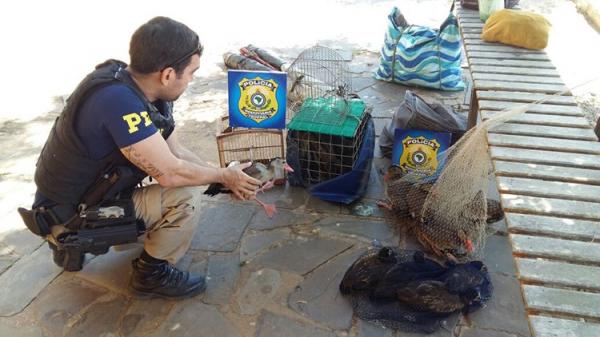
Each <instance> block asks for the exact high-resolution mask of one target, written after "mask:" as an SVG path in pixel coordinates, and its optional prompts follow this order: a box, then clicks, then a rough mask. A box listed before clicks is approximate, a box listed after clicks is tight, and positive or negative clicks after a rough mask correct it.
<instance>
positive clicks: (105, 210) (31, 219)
mask: <svg viewBox="0 0 600 337" xmlns="http://www.w3.org/2000/svg"><path fill="white" fill-rule="evenodd" d="M127 169H129V168H127V167H125V168H123V167H121V168H117V169H115V170H111V171H109V172H108V173H106V174H103V175H102V177H101V178H100V179H99V180H98V181H96V183H94V184H93V185H92V187H91V188H90V189H89V191H88V192H87V193H86V194H85V196H84V198H83V201H82V203H81V204H80V205H79V209H78V210H74V209H72V207H71V208H68V207H63V206H57V207H53V208H44V207H39V208H36V209H33V210H27V209H24V208H19V209H18V212H19V214H20V215H21V217H22V218H23V221H24V222H25V225H26V226H27V228H28V229H29V230H30V231H31V232H33V233H34V234H37V235H39V236H42V237H45V238H46V239H47V241H48V245H49V246H50V248H51V249H52V251H53V259H54V262H55V263H56V264H57V265H59V266H61V267H63V268H64V269H65V270H66V271H78V270H81V269H82V268H83V262H84V257H85V253H92V254H94V255H101V254H105V253H107V252H108V250H109V248H110V247H111V246H115V245H120V244H126V243H133V242H137V237H138V235H140V234H141V233H143V232H144V230H145V227H144V223H143V221H141V220H138V219H136V217H135V210H134V206H133V200H131V194H130V193H129V194H128V195H118V192H117V193H115V192H111V190H112V191H115V190H117V189H118V188H120V187H121V186H125V185H126V184H127V182H124V180H127V179H129V178H130V177H127V173H128V172H127V171H126V170H127ZM129 180H131V179H129ZM119 185H120V186H119ZM87 205H94V206H87Z"/></svg>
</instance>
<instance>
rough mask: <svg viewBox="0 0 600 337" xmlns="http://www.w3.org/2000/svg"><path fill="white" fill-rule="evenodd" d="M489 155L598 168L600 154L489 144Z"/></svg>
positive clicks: (500, 158) (532, 161) (508, 159)
mask: <svg viewBox="0 0 600 337" xmlns="http://www.w3.org/2000/svg"><path fill="white" fill-rule="evenodd" d="M490 155H491V157H492V159H499V160H507V161H517V162H522V163H538V164H549V165H558V166H561V165H562V166H568V167H579V168H589V169H600V156H597V155H593V154H581V153H568V152H556V151H543V150H530V149H517V148H512V147H498V146H490ZM599 211H600V210H599Z"/></svg>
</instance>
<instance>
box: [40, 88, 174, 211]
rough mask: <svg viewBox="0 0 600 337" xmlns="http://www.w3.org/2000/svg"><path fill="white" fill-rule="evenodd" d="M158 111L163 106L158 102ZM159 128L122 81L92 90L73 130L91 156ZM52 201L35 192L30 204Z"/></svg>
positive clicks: (116, 148)
mask: <svg viewBox="0 0 600 337" xmlns="http://www.w3.org/2000/svg"><path fill="white" fill-rule="evenodd" d="M156 107H157V108H158V109H159V111H160V112H163V110H162V109H164V106H163V105H162V104H157V106H156ZM157 131H158V129H157V128H156V127H155V126H154V124H153V123H152V121H151V120H150V117H149V115H148V112H147V111H146V106H145V104H144V102H143V101H142V100H141V99H140V98H139V97H138V96H137V95H136V94H135V93H134V91H133V90H132V89H130V88H129V87H127V86H126V85H124V84H121V83H116V84H110V85H107V86H105V87H102V88H100V89H97V90H95V91H94V92H93V93H92V94H90V96H89V97H88V98H87V99H86V100H85V102H84V103H83V104H82V105H81V107H80V108H79V111H78V112H77V120H76V122H75V132H76V133H77V135H78V136H79V139H81V141H82V143H83V145H84V146H85V148H86V149H87V152H88V155H89V156H90V158H92V159H101V158H103V157H105V156H107V155H109V154H110V153H111V152H113V151H115V150H117V151H118V149H119V148H122V147H126V146H129V145H131V144H134V143H137V142H139V141H141V140H144V139H146V138H148V137H150V136H152V135H153V134H154V133H156V132H157ZM53 204H54V202H53V201H51V200H49V199H48V198H46V197H45V196H43V195H42V194H41V193H39V191H37V192H36V195H35V201H34V204H33V207H38V206H51V205H53Z"/></svg>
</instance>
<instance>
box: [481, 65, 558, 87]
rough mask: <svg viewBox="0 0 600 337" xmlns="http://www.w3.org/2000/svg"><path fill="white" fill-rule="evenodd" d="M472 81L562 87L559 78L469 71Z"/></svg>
mask: <svg viewBox="0 0 600 337" xmlns="http://www.w3.org/2000/svg"><path fill="white" fill-rule="evenodd" d="M471 74H472V75H473V79H476V80H490V81H505V82H523V83H545V84H559V85H564V83H563V81H562V80H561V78H560V77H548V76H535V75H524V74H523V75H515V74H494V73H480V72H477V71H475V70H473V69H471Z"/></svg>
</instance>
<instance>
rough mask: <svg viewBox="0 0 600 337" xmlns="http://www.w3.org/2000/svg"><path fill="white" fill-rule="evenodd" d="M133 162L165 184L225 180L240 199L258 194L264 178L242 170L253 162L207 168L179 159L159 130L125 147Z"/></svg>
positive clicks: (167, 185)
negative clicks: (259, 179) (255, 176)
mask: <svg viewBox="0 0 600 337" xmlns="http://www.w3.org/2000/svg"><path fill="white" fill-rule="evenodd" d="M121 152H122V153H123V155H124V156H125V158H127V159H128V160H129V161H131V162H132V163H133V164H135V165H136V166H138V167H139V168H140V169H142V170H144V171H145V172H146V173H148V175H150V176H152V177H153V178H154V179H156V181H158V183H159V184H160V185H161V186H164V187H175V186H196V185H206V184H210V183H216V182H218V183H222V184H223V185H225V186H227V187H228V188H229V189H231V191H232V192H233V193H234V194H235V195H236V196H237V197H238V198H240V199H246V198H247V197H250V196H252V195H254V191H255V190H256V189H257V188H258V186H259V185H260V181H258V180H257V179H254V178H252V177H250V176H248V175H247V174H245V173H244V172H242V169H244V168H245V167H247V166H249V165H250V163H247V164H243V165H237V166H234V167H229V168H214V167H204V166H201V165H199V164H197V163H194V162H191V161H188V160H185V159H180V158H177V157H176V156H175V155H174V154H173V152H171V150H170V149H169V146H168V145H167V142H166V141H165V140H164V139H163V138H162V137H161V135H160V134H159V133H158V132H156V133H154V134H153V135H151V136H149V137H147V138H145V139H143V140H141V141H139V142H137V143H134V144H132V145H129V146H126V147H123V148H121Z"/></svg>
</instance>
